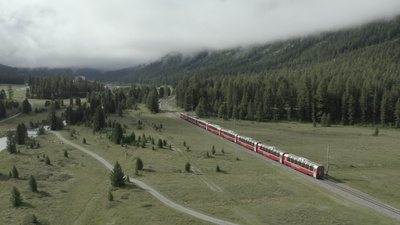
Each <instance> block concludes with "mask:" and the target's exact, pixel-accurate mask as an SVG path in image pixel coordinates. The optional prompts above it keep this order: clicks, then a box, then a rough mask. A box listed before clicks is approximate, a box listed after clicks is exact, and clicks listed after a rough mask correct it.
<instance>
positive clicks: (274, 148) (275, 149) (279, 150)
mask: <svg viewBox="0 0 400 225" xmlns="http://www.w3.org/2000/svg"><path fill="white" fill-rule="evenodd" d="M259 145H262V146H264V147H267V148H268V149H271V150H273V151H276V152H281V153H285V152H284V151H282V150H281V149H279V148H277V147H275V146H271V145H267V144H264V143H260V144H259Z"/></svg>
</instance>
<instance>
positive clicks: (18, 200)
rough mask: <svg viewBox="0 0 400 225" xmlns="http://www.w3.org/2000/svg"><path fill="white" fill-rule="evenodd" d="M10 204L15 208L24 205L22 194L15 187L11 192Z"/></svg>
mask: <svg viewBox="0 0 400 225" xmlns="http://www.w3.org/2000/svg"><path fill="white" fill-rule="evenodd" d="M10 202H11V205H12V206H13V207H18V206H20V205H21V204H22V197H21V193H20V192H19V191H18V189H17V188H16V187H15V186H14V187H13V188H12V191H11V198H10Z"/></svg>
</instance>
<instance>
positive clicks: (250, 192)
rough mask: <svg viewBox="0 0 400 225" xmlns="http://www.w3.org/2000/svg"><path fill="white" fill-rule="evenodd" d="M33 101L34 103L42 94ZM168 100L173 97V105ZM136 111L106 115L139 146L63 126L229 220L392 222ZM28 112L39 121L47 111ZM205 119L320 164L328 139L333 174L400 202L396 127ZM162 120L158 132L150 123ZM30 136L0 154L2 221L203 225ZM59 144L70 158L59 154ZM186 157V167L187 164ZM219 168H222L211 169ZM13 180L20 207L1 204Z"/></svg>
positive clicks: (198, 207) (233, 148)
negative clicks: (34, 187)
mask: <svg viewBox="0 0 400 225" xmlns="http://www.w3.org/2000/svg"><path fill="white" fill-rule="evenodd" d="M32 102H34V101H32ZM64 103H68V101H67V100H64ZM34 104H35V105H36V104H37V105H38V106H39V105H40V104H43V101H42V102H41V101H40V100H37V102H36V103H35V102H34ZM173 104H174V103H173V101H171V102H170V104H169V105H170V107H171V108H173V107H172V106H173ZM139 108H140V110H128V111H125V112H124V115H123V117H118V116H114V115H112V116H109V117H108V118H107V119H106V120H107V121H108V120H111V121H114V120H115V121H118V122H120V123H121V124H122V125H125V130H126V133H125V135H129V134H130V133H131V132H134V133H135V134H136V139H137V138H138V137H139V136H141V138H143V137H145V138H147V139H148V141H147V143H146V146H145V147H144V148H142V147H141V146H138V147H137V146H126V145H125V146H121V145H115V144H113V143H111V142H110V141H109V140H108V138H107V132H106V131H104V132H99V133H96V134H94V135H93V133H92V130H91V129H90V128H88V127H85V126H83V125H80V126H68V127H66V129H64V130H63V131H61V133H62V135H63V136H64V137H65V138H67V139H69V140H70V141H72V142H74V143H76V144H79V145H81V146H83V147H85V148H87V149H89V150H91V151H93V152H95V153H96V154H98V155H100V156H102V157H103V158H105V159H106V160H107V161H108V162H110V163H111V164H114V163H115V162H116V161H118V162H119V163H120V164H121V166H122V168H123V170H124V171H125V173H126V174H127V175H129V176H130V177H134V178H136V179H139V180H141V181H143V182H145V183H146V184H148V185H150V186H151V187H153V188H154V189H156V190H157V191H159V192H160V193H161V194H163V195H165V196H166V197H168V198H169V199H170V200H171V201H173V202H176V203H178V204H181V205H183V206H185V207H187V208H190V209H193V210H195V211H199V212H201V213H204V214H206V215H209V216H213V217H216V218H219V219H223V220H227V221H229V222H233V223H238V224H397V223H398V221H395V220H393V219H391V218H389V217H387V216H385V215H383V214H380V213H378V212H376V211H373V210H371V209H369V208H366V207H363V206H360V205H358V204H356V203H353V202H351V201H349V200H346V199H345V198H343V197H341V196H338V195H336V194H334V193H331V192H328V191H326V189H324V188H321V187H319V186H315V185H314V184H313V183H310V182H308V181H307V180H305V179H303V178H301V177H299V176H296V175H294V174H293V173H291V172H288V171H286V170H283V169H281V168H279V167H276V166H274V164H272V163H269V162H268V161H266V160H264V159H262V158H259V157H255V156H254V155H252V154H249V151H248V150H246V149H244V148H241V147H239V146H237V145H235V144H233V143H231V142H228V141H225V140H224V139H222V138H220V137H218V136H216V135H213V134H211V133H209V132H206V131H204V130H202V129H199V128H196V127H195V126H193V125H191V124H189V123H187V122H185V121H183V120H181V119H178V118H176V117H173V116H171V115H169V114H167V113H159V114H151V113H149V112H148V111H147V110H146V109H145V107H144V106H143V105H140V106H139ZM175 110H177V109H175ZM62 111H63V110H61V111H59V113H61V112H62ZM29 116H32V117H34V120H40V119H42V117H41V116H46V113H43V114H34V113H31V114H30V115H29ZM35 116H36V117H35ZM28 119H30V117H28V116H24V117H18V118H15V119H12V120H9V121H6V122H4V124H1V132H3V130H4V129H6V128H8V127H16V125H17V124H18V123H20V122H22V121H26V120H28ZM139 120H140V121H141V122H143V123H144V126H142V128H141V129H139V128H138V125H137V124H138V121H139ZM207 120H208V121H210V122H213V123H216V124H219V125H221V126H223V127H225V128H228V129H232V130H233V129H236V131H237V132H238V133H241V134H243V135H246V136H249V137H253V138H254V139H256V140H259V141H262V142H265V143H267V144H270V145H274V146H277V147H278V148H281V149H284V150H286V151H288V152H292V153H294V154H298V155H300V156H304V157H306V158H309V159H310V160H313V161H315V162H318V163H321V164H325V162H326V148H327V144H330V146H331V158H330V159H331V160H330V163H331V166H330V171H329V175H330V176H331V177H332V179H335V180H336V181H337V182H342V183H343V184H345V185H348V186H351V187H353V188H356V189H359V190H361V191H363V192H365V193H367V194H370V195H372V196H374V197H376V198H378V199H380V200H382V201H384V202H387V203H389V204H391V205H393V206H397V207H399V201H398V199H399V196H398V195H399V193H396V191H395V190H396V189H395V188H396V186H398V185H397V184H398V182H399V179H398V178H399V177H398V175H397V174H396V171H398V170H397V169H398V163H396V160H397V161H398V154H397V152H396V151H397V149H396V148H395V144H396V143H397V139H398V138H396V135H398V134H399V133H398V132H397V131H396V130H390V129H381V132H380V134H379V136H377V137H372V136H371V134H372V133H373V130H372V129H370V128H363V127H329V128H322V127H316V128H314V127H312V124H301V123H256V122H249V121H236V124H234V121H224V120H222V119H207ZM161 124H162V129H161V130H160V129H155V127H156V126H157V127H160V125H161ZM14 129H15V128H14ZM83 138H85V139H86V144H83V141H82V140H83ZM151 139H154V144H152V141H151ZM158 139H161V140H166V141H167V145H166V146H164V147H163V148H158V147H157V142H158ZM35 140H36V141H38V142H39V143H40V148H38V149H30V148H27V147H25V146H19V149H20V154H17V155H10V154H8V153H7V151H2V152H1V153H0V161H1V163H0V173H1V179H0V202H1V204H0V213H1V214H0V224H21V223H22V222H24V218H25V220H27V218H28V217H29V214H35V215H36V216H37V217H38V219H39V220H43V221H44V222H49V223H50V224H129V223H133V224H208V223H207V222H204V221H202V220H200V219H197V218H195V217H192V216H189V215H186V214H183V213H181V212H179V211H177V210H175V209H172V208H170V207H167V206H165V205H164V204H163V203H161V202H159V201H158V200H157V199H155V198H154V197H153V196H151V195H150V194H149V193H147V192H146V191H144V190H142V189H140V188H139V187H137V186H136V185H134V184H132V183H129V184H127V185H126V187H124V188H111V185H110V181H109V174H110V172H109V171H108V170H107V169H106V167H105V166H103V165H102V164H101V163H100V162H98V161H96V160H95V159H93V158H91V157H90V156H89V155H86V154H85V153H83V152H80V151H79V150H77V149H74V148H72V147H71V146H68V145H66V144H63V143H60V141H59V140H58V139H57V138H56V137H55V136H53V135H51V134H46V135H42V136H38V137H36V138H35ZM169 145H171V148H169ZM213 146H214V147H215V150H216V152H215V154H212V147H213ZM378 146H380V147H379V148H378ZM65 150H66V151H67V152H68V157H64V155H63V153H64V151H65ZM222 150H223V151H222ZM378 150H379V151H378ZM207 152H208V156H207ZM43 154H44V155H48V156H49V157H50V159H51V162H52V165H45V163H44V158H43V156H44V155H43ZM137 157H140V158H141V159H142V160H143V163H144V169H143V170H141V171H139V172H138V174H136V173H135V161H136V159H137ZM187 162H189V163H190V164H191V172H186V171H185V164H186V163H187ZM13 165H15V166H16V167H17V168H18V170H19V172H20V178H19V179H14V178H9V177H8V173H9V171H10V170H11V169H12V166H13ZM217 165H218V166H219V167H220V169H221V172H216V166H217ZM31 174H32V175H33V176H35V178H36V180H37V182H38V190H39V191H38V193H33V192H31V191H30V190H29V185H28V178H29V176H30V175H31ZM388 178H392V179H388ZM366 184H367V185H366ZM12 186H16V187H17V188H18V189H19V191H20V192H21V196H22V198H23V202H24V204H23V205H22V206H21V207H18V208H13V207H12V206H11V204H10V202H9V198H10V195H11V188H12ZM109 190H111V191H112V193H113V195H114V201H112V202H110V201H108V200H107V194H108V191H109Z"/></svg>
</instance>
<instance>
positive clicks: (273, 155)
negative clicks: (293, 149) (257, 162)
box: [257, 143, 286, 164]
mask: <svg viewBox="0 0 400 225" xmlns="http://www.w3.org/2000/svg"><path fill="white" fill-rule="evenodd" d="M257 152H258V153H260V154H262V155H264V156H266V157H268V158H270V159H273V160H275V161H278V162H280V163H282V164H283V158H284V155H285V154H286V152H283V151H281V150H280V149H277V148H276V147H274V146H269V145H266V144H262V143H259V144H258V145H257Z"/></svg>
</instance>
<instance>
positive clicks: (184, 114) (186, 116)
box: [179, 112, 188, 120]
mask: <svg viewBox="0 0 400 225" xmlns="http://www.w3.org/2000/svg"><path fill="white" fill-rule="evenodd" d="M179 115H180V116H181V118H182V119H184V120H188V114H186V113H183V112H181V113H179Z"/></svg>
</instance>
